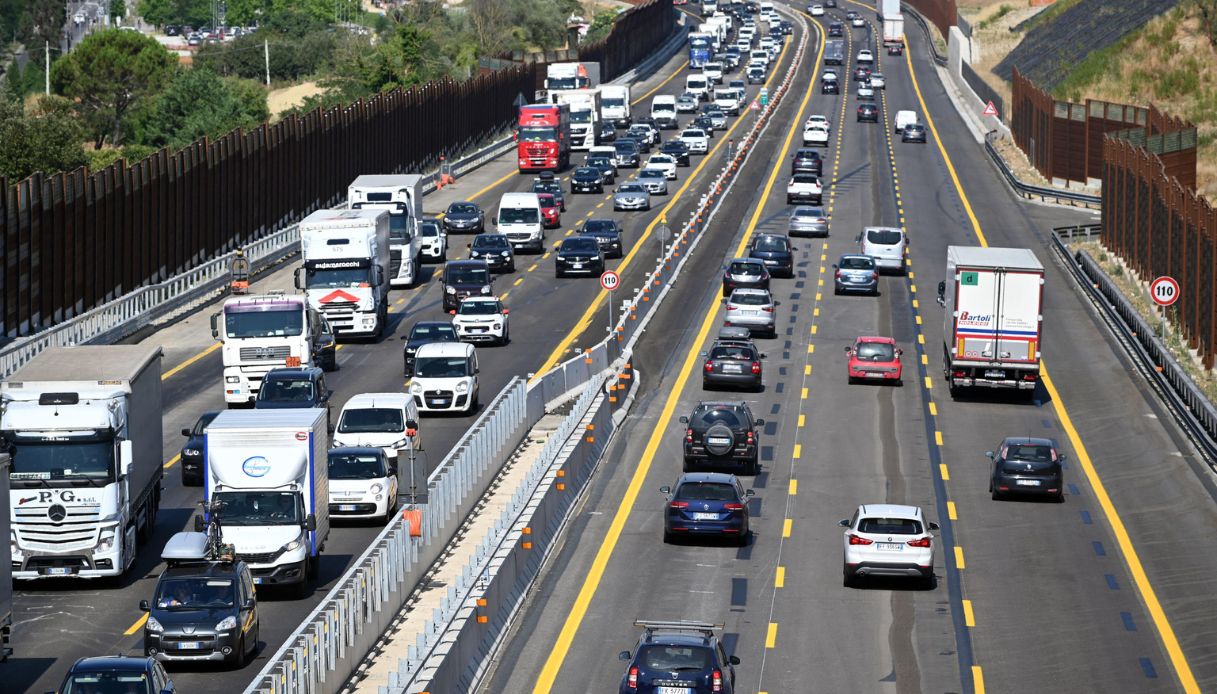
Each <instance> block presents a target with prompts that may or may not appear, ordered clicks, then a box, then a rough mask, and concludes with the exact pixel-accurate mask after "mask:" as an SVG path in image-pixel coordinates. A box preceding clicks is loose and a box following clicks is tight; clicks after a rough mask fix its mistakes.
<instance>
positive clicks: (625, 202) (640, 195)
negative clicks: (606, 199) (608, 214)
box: [613, 182, 651, 210]
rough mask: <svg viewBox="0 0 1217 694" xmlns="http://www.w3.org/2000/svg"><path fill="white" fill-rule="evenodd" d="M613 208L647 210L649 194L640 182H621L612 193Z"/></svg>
mask: <svg viewBox="0 0 1217 694" xmlns="http://www.w3.org/2000/svg"><path fill="white" fill-rule="evenodd" d="M613 209H614V210H649V209H651V194H650V193H649V192H647V188H646V186H644V185H643V184H641V183H634V182H630V183H622V184H621V185H619V186H617V191H616V192H614V193H613Z"/></svg>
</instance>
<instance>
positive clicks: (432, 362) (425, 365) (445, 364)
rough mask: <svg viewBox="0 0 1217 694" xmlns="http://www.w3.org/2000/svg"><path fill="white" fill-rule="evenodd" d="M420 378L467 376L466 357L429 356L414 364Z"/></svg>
mask: <svg viewBox="0 0 1217 694" xmlns="http://www.w3.org/2000/svg"><path fill="white" fill-rule="evenodd" d="M414 375H415V376H417V377H419V378H461V377H463V376H467V375H468V374H467V373H466V362H465V358H464V357H428V358H426V359H419V360H418V363H416V364H415V365H414Z"/></svg>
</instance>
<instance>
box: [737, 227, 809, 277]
mask: <svg viewBox="0 0 1217 694" xmlns="http://www.w3.org/2000/svg"><path fill="white" fill-rule="evenodd" d="M795 250H797V249H796V248H795V247H794V246H791V245H790V238H789V237H787V236H786V235H785V234H772V233H764V234H757V235H756V236H754V237H752V243H751V244H750V245H749V246H748V257H749V258H756V259H758V260H760V261H761V262H763V263H765V267H766V268H767V269H768V270H769V272H770V273H771V274H772V275H773V276H775V277H794V252H795Z"/></svg>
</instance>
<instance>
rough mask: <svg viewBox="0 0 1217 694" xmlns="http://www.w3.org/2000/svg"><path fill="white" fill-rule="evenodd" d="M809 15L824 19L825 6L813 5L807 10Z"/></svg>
mask: <svg viewBox="0 0 1217 694" xmlns="http://www.w3.org/2000/svg"><path fill="white" fill-rule="evenodd" d="M807 13H808V14H810V15H811V16H812V17H823V16H824V6H823V5H811V6H809V7H808V8H807Z"/></svg>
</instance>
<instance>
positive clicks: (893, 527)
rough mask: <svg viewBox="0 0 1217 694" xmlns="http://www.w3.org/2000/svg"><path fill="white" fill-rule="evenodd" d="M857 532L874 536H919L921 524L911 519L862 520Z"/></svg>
mask: <svg viewBox="0 0 1217 694" xmlns="http://www.w3.org/2000/svg"><path fill="white" fill-rule="evenodd" d="M858 530H859V531H861V532H864V533H875V534H876V535H920V534H921V522H920V521H916V520H913V519H912V518H863V519H862V520H861V521H859V522H858Z"/></svg>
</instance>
